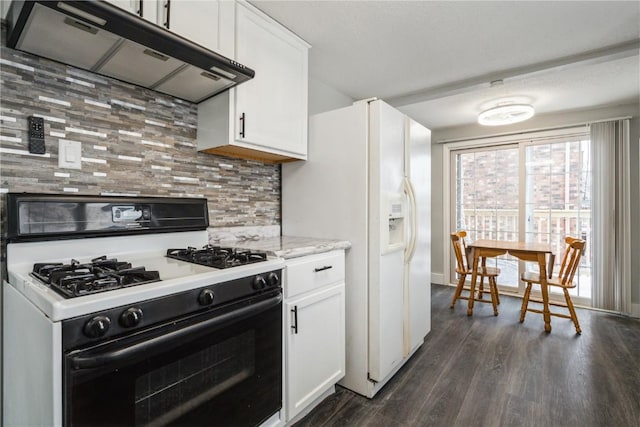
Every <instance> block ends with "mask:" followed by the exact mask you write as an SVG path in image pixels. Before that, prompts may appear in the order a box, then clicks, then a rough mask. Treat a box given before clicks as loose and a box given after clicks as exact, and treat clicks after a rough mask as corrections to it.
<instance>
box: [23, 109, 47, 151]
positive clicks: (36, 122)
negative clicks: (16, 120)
mask: <svg viewBox="0 0 640 427" xmlns="http://www.w3.org/2000/svg"><path fill="white" fill-rule="evenodd" d="M27 121H28V122H29V152H30V153H32V154H44V153H46V152H47V150H46V147H45V145H44V119H43V118H42V117H35V116H29V117H28V119H27Z"/></svg>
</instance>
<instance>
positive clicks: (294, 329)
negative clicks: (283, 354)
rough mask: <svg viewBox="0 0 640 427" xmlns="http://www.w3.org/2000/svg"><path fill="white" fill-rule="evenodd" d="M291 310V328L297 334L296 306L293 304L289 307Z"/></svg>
mask: <svg viewBox="0 0 640 427" xmlns="http://www.w3.org/2000/svg"><path fill="white" fill-rule="evenodd" d="M291 312H292V313H293V325H291V329H293V333H294V334H297V333H298V306H297V305H294V306H293V308H292V309H291Z"/></svg>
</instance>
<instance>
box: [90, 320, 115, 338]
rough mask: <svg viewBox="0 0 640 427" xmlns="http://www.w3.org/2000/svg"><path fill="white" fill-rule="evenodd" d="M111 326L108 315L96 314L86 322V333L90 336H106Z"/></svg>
mask: <svg viewBox="0 0 640 427" xmlns="http://www.w3.org/2000/svg"><path fill="white" fill-rule="evenodd" d="M109 326H111V320H110V319H109V318H108V317H107V316H96V317H94V318H92V319H90V320H88V321H87V323H85V324H84V334H85V335H86V336H87V337H89V338H100V337H101V336H104V335H105V334H106V333H107V331H108V330H109Z"/></svg>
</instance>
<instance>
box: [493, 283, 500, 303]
mask: <svg viewBox="0 0 640 427" xmlns="http://www.w3.org/2000/svg"><path fill="white" fill-rule="evenodd" d="M493 283H494V285H495V287H496V301H497V302H498V305H500V292H498V282H497V281H496V280H495V279H494V280H493Z"/></svg>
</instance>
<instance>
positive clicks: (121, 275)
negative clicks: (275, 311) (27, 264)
mask: <svg viewBox="0 0 640 427" xmlns="http://www.w3.org/2000/svg"><path fill="white" fill-rule="evenodd" d="M166 256H167V258H171V259H175V260H178V261H182V262H187V263H192V264H198V265H202V266H206V267H210V268H215V269H226V268H233V267H239V266H243V265H247V264H254V263H258V262H264V261H266V260H267V254H266V253H264V252H255V251H250V250H244V249H237V248H230V247H220V246H212V245H205V246H204V247H202V248H201V249H198V248H195V247H187V248H185V249H168V250H167V254H166ZM138 262H140V261H138ZM151 264H152V265H155V264H157V262H153V261H151ZM156 268H162V269H163V270H164V271H165V272H166V271H167V267H166V266H164V267H158V266H156ZM31 275H32V276H33V277H35V278H37V279H38V280H40V281H41V282H43V283H45V284H47V285H48V286H50V287H51V288H52V289H54V290H55V291H56V292H58V293H59V294H61V295H62V296H64V297H65V298H76V297H81V296H86V295H91V294H97V293H101V292H108V291H113V290H116V289H120V288H125V287H130V286H136V285H144V284H147V283H153V282H158V281H160V280H162V279H163V278H162V277H161V275H160V272H159V271H157V270H153V269H148V268H147V266H146V265H144V264H142V265H136V266H134V265H133V264H132V263H131V262H127V261H120V260H118V258H116V257H107V256H106V255H102V256H99V257H97V258H93V259H91V260H90V261H88V262H82V263H81V262H80V261H78V260H76V259H71V261H69V262H43V263H40V262H39V263H35V264H34V265H33V271H32V272H31ZM169 275H172V274H171V273H169ZM187 276H188V274H187Z"/></svg>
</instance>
